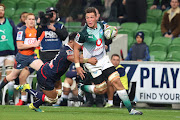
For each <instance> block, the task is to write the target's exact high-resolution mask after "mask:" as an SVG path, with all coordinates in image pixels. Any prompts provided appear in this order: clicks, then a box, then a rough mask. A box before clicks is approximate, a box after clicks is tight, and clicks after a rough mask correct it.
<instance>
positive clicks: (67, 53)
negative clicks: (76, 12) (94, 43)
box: [17, 33, 97, 112]
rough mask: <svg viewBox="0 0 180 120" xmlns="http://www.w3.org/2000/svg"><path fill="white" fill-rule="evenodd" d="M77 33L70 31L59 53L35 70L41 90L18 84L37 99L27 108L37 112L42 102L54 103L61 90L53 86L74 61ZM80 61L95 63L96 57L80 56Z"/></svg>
mask: <svg viewBox="0 0 180 120" xmlns="http://www.w3.org/2000/svg"><path fill="white" fill-rule="evenodd" d="M76 34H77V33H71V34H70V35H69V41H68V43H67V44H65V45H64V46H63V47H62V48H60V51H59V53H58V54H57V55H56V57H55V58H54V59H53V60H51V62H50V63H45V64H44V65H42V66H41V68H40V69H39V70H38V71H37V79H38V84H39V86H40V88H41V89H42V92H39V91H36V90H33V89H30V86H29V84H25V85H21V86H18V87H17V89H18V90H22V91H26V92H28V93H30V94H32V95H33V96H34V97H36V98H38V100H37V101H36V102H34V103H31V104H30V105H29V108H30V109H32V110H35V111H37V112H44V111H42V110H41V109H40V108H39V106H40V105H42V104H43V103H44V102H49V103H56V101H57V99H58V96H60V95H61V92H62V91H61V90H60V89H56V88H59V86H55V83H56V82H58V81H59V78H60V76H62V75H63V74H64V73H65V72H66V71H67V69H68V68H69V66H70V64H71V63H72V62H74V53H73V48H74V38H75V36H76ZM80 62H81V63H90V64H92V65H95V64H96V62H97V59H96V58H95V57H92V58H89V59H83V58H80Z"/></svg>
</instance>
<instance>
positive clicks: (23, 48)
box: [17, 44, 34, 50]
mask: <svg viewBox="0 0 180 120" xmlns="http://www.w3.org/2000/svg"><path fill="white" fill-rule="evenodd" d="M32 47H34V46H33V45H26V44H21V45H17V48H18V49H19V50H25V49H29V48H32Z"/></svg>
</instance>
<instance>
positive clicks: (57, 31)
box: [37, 7, 68, 63]
mask: <svg viewBox="0 0 180 120" xmlns="http://www.w3.org/2000/svg"><path fill="white" fill-rule="evenodd" d="M46 13H52V14H53V17H51V18H50V23H46V25H41V21H44V20H43V19H42V20H40V21H39V20H38V22H40V25H39V26H38V28H37V37H38V38H39V37H40V36H41V35H43V34H44V35H43V39H42V41H41V45H40V51H39V55H40V59H41V60H42V61H43V62H44V63H45V62H49V61H50V60H52V59H53V58H54V57H55V56H56V54H57V53H58V52H59V49H60V47H61V46H62V41H64V40H65V39H66V37H67V36H68V32H67V30H66V28H65V27H64V26H63V25H62V24H60V23H58V22H57V19H58V17H57V10H56V8H54V7H49V8H47V9H46Z"/></svg>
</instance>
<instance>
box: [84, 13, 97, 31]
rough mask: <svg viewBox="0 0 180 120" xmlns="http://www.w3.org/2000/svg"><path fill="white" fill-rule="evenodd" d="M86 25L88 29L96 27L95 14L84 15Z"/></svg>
mask: <svg viewBox="0 0 180 120" xmlns="http://www.w3.org/2000/svg"><path fill="white" fill-rule="evenodd" d="M86 23H87V25H88V26H89V27H90V28H96V27H97V16H95V13H93V12H92V13H86Z"/></svg>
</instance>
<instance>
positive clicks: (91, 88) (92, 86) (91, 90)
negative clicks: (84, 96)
mask: <svg viewBox="0 0 180 120" xmlns="http://www.w3.org/2000/svg"><path fill="white" fill-rule="evenodd" d="M94 88H95V85H90V86H89V90H90V92H91V93H94Z"/></svg>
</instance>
